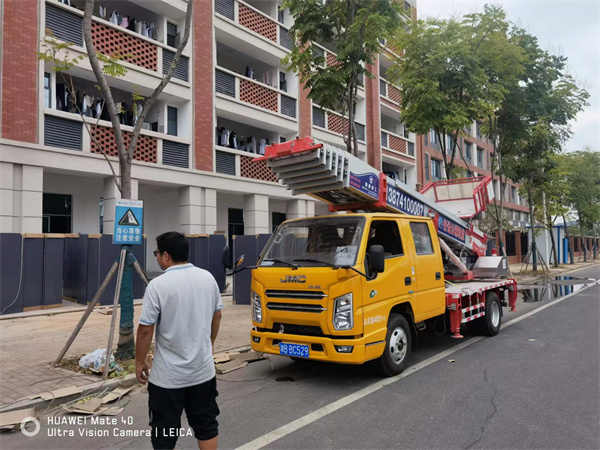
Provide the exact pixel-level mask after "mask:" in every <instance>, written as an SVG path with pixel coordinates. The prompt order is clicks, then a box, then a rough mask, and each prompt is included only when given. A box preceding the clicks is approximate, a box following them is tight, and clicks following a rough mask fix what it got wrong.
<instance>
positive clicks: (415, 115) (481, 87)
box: [388, 5, 523, 217]
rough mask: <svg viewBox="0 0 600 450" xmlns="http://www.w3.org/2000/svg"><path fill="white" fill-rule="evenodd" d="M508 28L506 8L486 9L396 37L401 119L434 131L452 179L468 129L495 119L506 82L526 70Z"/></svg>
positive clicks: (393, 76)
mask: <svg viewBox="0 0 600 450" xmlns="http://www.w3.org/2000/svg"><path fill="white" fill-rule="evenodd" d="M508 26H509V25H508V23H507V21H506V19H505V14H504V11H503V10H502V8H500V7H497V6H489V5H486V6H485V7H484V11H483V13H476V14H469V15H466V16H465V17H464V18H463V19H462V20H460V21H459V20H457V19H454V18H452V19H449V20H439V19H431V18H429V19H427V20H425V21H423V20H420V21H415V22H413V23H412V24H411V26H409V27H406V28H405V29H402V30H400V31H399V32H398V34H397V38H396V43H395V46H396V47H397V48H402V49H404V54H403V55H402V56H401V57H399V58H398V59H397V61H395V65H394V67H392V69H391V70H390V71H388V73H389V74H390V80H391V81H392V82H394V83H395V84H397V85H398V86H399V88H400V91H401V94H402V101H401V105H400V106H401V109H402V113H401V119H402V121H403V122H404V123H405V124H406V126H407V127H408V129H409V130H410V131H413V132H415V133H418V134H426V133H428V132H429V130H434V132H435V134H436V136H437V139H438V142H439V143H440V146H441V151H442V153H443V155H444V167H445V170H446V176H447V177H448V178H452V177H453V176H455V175H456V169H455V158H457V157H458V156H459V155H461V154H462V152H461V150H460V148H459V146H458V138H459V136H461V135H462V134H464V132H463V130H464V129H465V128H466V127H470V126H471V124H472V123H473V122H474V121H475V120H477V119H483V118H485V117H488V116H491V115H493V113H494V112H495V111H496V109H497V108H498V107H499V105H500V103H501V102H502V100H503V98H504V94H505V92H506V87H505V85H506V84H507V82H506V81H505V80H507V79H514V78H515V77H516V76H517V75H518V74H520V73H521V72H522V70H523V69H522V60H523V52H522V50H521V49H520V48H519V47H518V46H516V45H514V44H512V43H511V42H510V40H509V37H508V33H507V31H508ZM446 136H450V137H451V139H450V142H451V146H450V148H448V145H447V144H448V143H447V140H446ZM457 150H458V154H457ZM499 217H501V215H499Z"/></svg>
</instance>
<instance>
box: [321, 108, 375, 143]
mask: <svg viewBox="0 0 600 450" xmlns="http://www.w3.org/2000/svg"><path fill="white" fill-rule="evenodd" d="M312 116H313V127H316V128H321V129H322V130H324V131H328V132H330V133H334V134H336V135H339V136H345V135H347V134H348V123H349V121H348V118H346V117H344V116H342V115H341V114H339V113H337V112H334V111H330V110H328V109H324V108H321V107H320V106H317V105H313V108H312ZM355 125H356V137H357V140H358V142H360V143H363V144H364V143H365V126H364V125H363V124H361V123H358V122H356V121H355Z"/></svg>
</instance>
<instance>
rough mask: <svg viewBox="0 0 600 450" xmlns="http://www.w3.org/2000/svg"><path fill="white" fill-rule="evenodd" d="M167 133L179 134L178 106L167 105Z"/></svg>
mask: <svg viewBox="0 0 600 450" xmlns="http://www.w3.org/2000/svg"><path fill="white" fill-rule="evenodd" d="M167 134H170V135H171V136H177V108H175V107H173V106H167Z"/></svg>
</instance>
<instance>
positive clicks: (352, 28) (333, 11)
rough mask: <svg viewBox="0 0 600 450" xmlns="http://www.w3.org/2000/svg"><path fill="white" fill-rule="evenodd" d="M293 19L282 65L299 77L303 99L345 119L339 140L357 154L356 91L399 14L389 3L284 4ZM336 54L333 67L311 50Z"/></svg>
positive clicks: (308, 0)
mask: <svg viewBox="0 0 600 450" xmlns="http://www.w3.org/2000/svg"><path fill="white" fill-rule="evenodd" d="M283 7H284V8H289V11H290V14H291V15H292V17H293V18H294V25H293V26H292V28H291V29H290V32H291V33H292V34H293V35H294V36H295V37H296V41H295V46H294V48H293V49H292V52H291V53H290V54H289V55H288V56H286V57H285V58H284V60H283V62H284V64H287V65H289V67H290V68H291V69H293V70H294V71H296V72H298V73H299V74H300V80H301V82H302V83H304V86H305V87H306V88H307V89H309V94H308V97H309V98H310V99H312V100H313V101H316V102H318V103H319V105H320V106H322V107H323V108H327V109H331V110H337V111H341V113H342V114H343V115H346V114H347V117H348V130H345V131H346V132H347V134H346V135H345V136H344V139H345V142H346V149H347V150H348V152H350V153H353V154H356V151H357V148H358V143H357V135H356V125H355V112H356V98H357V90H358V87H359V85H360V83H361V81H360V80H361V79H364V77H371V78H372V77H373V75H372V74H371V73H370V72H369V71H368V69H367V65H369V64H373V63H374V61H375V57H376V56H377V54H378V53H379V51H380V40H383V39H388V38H389V37H390V36H391V34H392V33H393V32H394V31H395V30H396V29H397V28H398V26H399V25H400V23H401V20H402V15H403V12H401V10H400V7H399V4H398V2H396V1H394V0H361V1H358V0H325V1H323V0H286V1H285V2H284V4H283ZM313 43H319V44H323V45H325V46H327V47H330V48H335V51H336V54H337V56H336V61H335V64H331V65H329V64H326V61H325V58H324V56H323V52H322V51H320V49H319V48H317V47H316V46H314V45H312V44H313Z"/></svg>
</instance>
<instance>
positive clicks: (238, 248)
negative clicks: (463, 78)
mask: <svg viewBox="0 0 600 450" xmlns="http://www.w3.org/2000/svg"><path fill="white" fill-rule="evenodd" d="M270 238H271V235H270V234H256V235H247V236H246V235H243V236H233V239H232V240H233V261H234V263H235V261H237V260H238V259H239V258H240V257H241V256H242V255H244V262H243V263H242V264H241V265H240V266H239V268H242V267H250V266H255V265H256V263H257V262H258V260H259V259H260V255H261V253H262V251H263V249H264V248H265V245H267V242H268V241H269V239H270ZM251 281H252V271H251V270H244V271H243V272H240V273H237V274H235V275H234V276H233V301H234V302H235V303H236V304H237V305H249V304H250V284H251Z"/></svg>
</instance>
